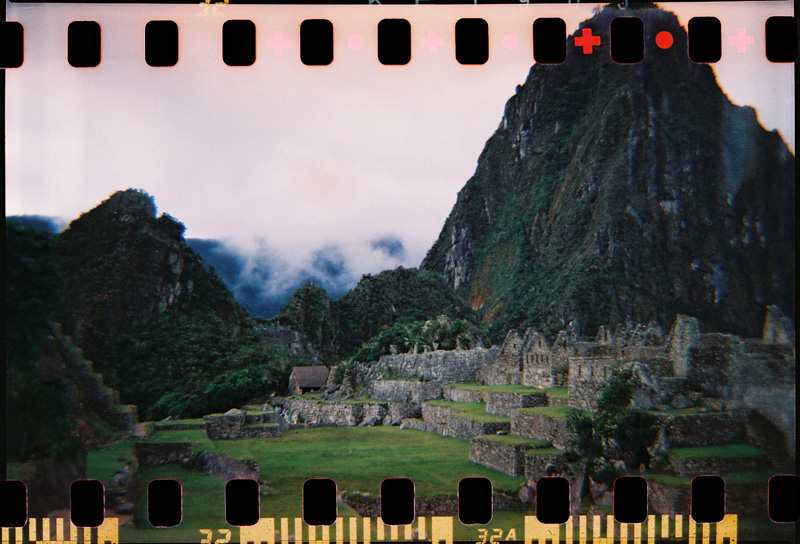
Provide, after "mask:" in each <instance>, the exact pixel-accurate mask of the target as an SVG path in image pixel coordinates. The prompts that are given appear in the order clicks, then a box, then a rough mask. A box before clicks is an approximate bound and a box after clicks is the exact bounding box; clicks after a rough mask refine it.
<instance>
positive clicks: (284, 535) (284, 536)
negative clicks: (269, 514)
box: [242, 518, 289, 544]
mask: <svg viewBox="0 0 800 544" xmlns="http://www.w3.org/2000/svg"><path fill="white" fill-rule="evenodd" d="M287 542H289V518H281V543H282V544H286V543H287ZM242 544H244V542H243V543H242Z"/></svg>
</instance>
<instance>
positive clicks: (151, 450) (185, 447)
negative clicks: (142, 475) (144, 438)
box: [133, 442, 193, 467]
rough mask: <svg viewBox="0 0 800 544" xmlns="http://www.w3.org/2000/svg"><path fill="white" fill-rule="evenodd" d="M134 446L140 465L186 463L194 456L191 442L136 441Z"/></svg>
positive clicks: (152, 465) (153, 465)
mask: <svg viewBox="0 0 800 544" xmlns="http://www.w3.org/2000/svg"><path fill="white" fill-rule="evenodd" d="M133 447H134V454H135V455H136V459H137V461H138V462H139V466H140V467H155V466H159V465H167V464H170V463H180V464H185V463H188V462H189V461H191V459H192V457H193V455H192V443H191V442H161V443H150V442H136V443H135V444H134V446H133Z"/></svg>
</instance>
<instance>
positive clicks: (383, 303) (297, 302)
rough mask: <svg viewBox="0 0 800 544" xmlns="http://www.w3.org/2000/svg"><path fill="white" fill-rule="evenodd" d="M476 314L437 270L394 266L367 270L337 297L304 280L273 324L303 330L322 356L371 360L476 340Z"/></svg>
mask: <svg viewBox="0 0 800 544" xmlns="http://www.w3.org/2000/svg"><path fill="white" fill-rule="evenodd" d="M475 319H476V318H475V315H474V312H473V311H472V310H471V309H470V308H469V306H468V305H467V304H466V302H465V301H464V300H463V299H462V298H461V297H460V296H459V295H457V294H456V292H455V291H454V290H453V289H452V288H451V287H450V286H448V285H447V283H446V282H445V281H444V279H443V278H442V277H441V276H439V275H438V274H434V273H432V272H429V271H423V270H417V269H416V268H403V267H398V268H396V269H394V270H385V271H383V272H381V273H380V274H375V275H370V274H367V275H365V276H363V277H362V278H361V280H360V281H359V282H358V284H357V285H356V286H355V287H354V288H353V289H352V290H351V291H348V292H347V293H345V294H344V295H342V296H341V297H339V298H338V299H336V300H333V301H332V300H331V299H330V297H328V295H327V293H326V292H325V290H324V289H322V288H321V287H315V286H313V285H310V284H306V285H304V286H303V287H301V288H300V289H298V290H297V291H296V292H295V294H294V295H292V297H291V299H290V300H289V302H288V303H287V304H286V306H285V307H284V308H283V310H281V312H280V314H278V316H276V317H275V318H274V322H275V323H277V324H280V325H284V326H287V327H290V328H293V329H295V330H297V331H300V332H303V333H304V334H305V335H306V338H308V339H309V341H310V342H311V343H312V344H313V345H314V347H315V348H316V349H317V350H318V351H319V352H320V354H321V355H323V357H325V358H327V359H328V360H331V359H347V358H353V357H356V358H359V359H360V360H364V361H367V360H375V359H376V358H377V356H380V355H384V354H387V353H389V347H390V346H392V345H394V346H395V347H396V348H397V350H398V351H400V352H405V351H410V350H411V349H413V347H414V345H415V344H416V345H418V346H420V347H422V346H423V345H427V346H430V347H433V346H434V345H436V346H439V347H440V348H441V349H455V347H457V346H461V347H465V348H468V347H474V346H475V345H476V344H477V342H478V341H479V340H480V333H479V331H478V329H477V327H476V326H475Z"/></svg>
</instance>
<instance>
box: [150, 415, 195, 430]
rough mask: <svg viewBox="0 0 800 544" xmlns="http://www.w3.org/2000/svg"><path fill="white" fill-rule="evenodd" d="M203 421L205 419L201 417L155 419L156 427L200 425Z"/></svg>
mask: <svg viewBox="0 0 800 544" xmlns="http://www.w3.org/2000/svg"><path fill="white" fill-rule="evenodd" d="M204 423H205V421H204V420H203V418H202V417H198V418H196V419H171V420H169V421H156V429H158V428H159V427H163V426H165V425H168V426H172V425H202V424H204Z"/></svg>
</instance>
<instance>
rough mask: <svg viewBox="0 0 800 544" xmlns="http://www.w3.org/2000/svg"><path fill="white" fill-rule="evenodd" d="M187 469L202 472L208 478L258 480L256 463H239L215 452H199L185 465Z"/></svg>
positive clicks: (251, 461) (249, 460)
mask: <svg viewBox="0 0 800 544" xmlns="http://www.w3.org/2000/svg"><path fill="white" fill-rule="evenodd" d="M187 467H188V468H190V469H192V470H196V471H198V472H204V473H206V474H208V475H209V476H214V477H217V478H222V479H223V480H232V479H249V480H256V481H258V479H259V469H258V462H257V461H255V460H252V459H248V460H245V461H239V460H237V459H234V458H233V457H231V456H229V455H225V454H222V453H217V452H215V451H201V452H199V453H198V454H197V455H195V456H194V457H193V458H192V460H191V461H190V462H189V463H188V465H187Z"/></svg>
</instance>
